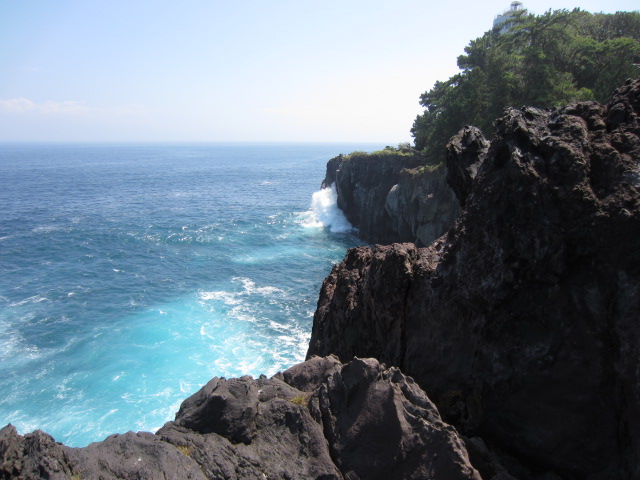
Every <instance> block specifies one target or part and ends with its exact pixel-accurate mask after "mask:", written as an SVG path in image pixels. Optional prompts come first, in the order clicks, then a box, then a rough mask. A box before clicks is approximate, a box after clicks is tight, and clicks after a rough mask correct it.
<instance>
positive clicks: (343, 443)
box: [0, 357, 480, 480]
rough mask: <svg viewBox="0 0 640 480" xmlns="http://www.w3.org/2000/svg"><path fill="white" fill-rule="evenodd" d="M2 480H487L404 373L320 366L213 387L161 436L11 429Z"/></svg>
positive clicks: (0, 456) (365, 365)
mask: <svg viewBox="0 0 640 480" xmlns="http://www.w3.org/2000/svg"><path fill="white" fill-rule="evenodd" d="M0 478H3V479H5V478H6V479H8V478H22V479H30V478H48V479H70V478H71V479H74V478H76V479H80V478H82V479H89V478H100V479H105V480H106V479H134V478H135V479H159V478H166V479H243V480H244V479H255V480H265V479H296V480H298V479H318V480H330V479H336V480H338V479H349V480H356V479H381V480H387V479H434V480H435V479H445V478H446V479H452V480H456V479H459V480H480V475H479V473H478V472H477V471H476V470H475V469H474V468H473V467H472V466H471V464H470V463H469V458H468V455H467V450H466V448H465V445H464V443H463V441H462V440H461V439H460V437H459V436H458V434H457V432H456V431H455V429H453V428H452V427H451V426H449V425H447V424H445V423H444V422H443V421H442V420H441V418H440V416H439V414H438V411H437V410H436V408H435V407H434V405H433V404H432V403H431V401H430V400H429V399H428V398H427V396H426V395H425V393H424V392H423V391H422V390H420V388H419V387H418V386H417V385H416V384H415V382H414V381H413V380H412V379H411V378H408V377H405V376H404V375H403V374H402V373H400V371H399V370H398V369H397V368H389V369H388V368H385V367H384V366H383V365H381V364H379V363H378V362H377V361H376V360H373V359H369V360H361V359H355V360H353V361H351V362H349V363H347V364H344V365H343V364H341V363H340V362H339V361H338V360H337V359H336V358H335V357H328V358H314V359H312V360H309V361H307V362H305V363H302V364H299V365H296V366H295V367H293V368H291V369H289V370H287V371H285V372H284V373H281V374H278V375H276V376H274V377H273V378H271V379H267V378H265V377H261V378H259V379H257V380H254V379H253V378H251V377H242V378H236V379H230V380H225V379H223V378H214V379H213V380H211V381H210V382H209V383H208V384H207V385H205V386H204V387H202V389H201V390H200V391H198V392H197V393H196V394H194V395H193V396H191V397H190V398H188V399H187V400H185V401H184V402H183V404H182V406H181V407H180V410H179V412H178V413H177V415H176V419H175V421H173V422H169V423H167V424H166V425H165V426H164V427H162V428H161V429H160V430H159V431H158V432H157V433H156V434H155V435H154V434H151V433H133V432H128V433H126V434H124V435H113V436H110V437H108V438H107V439H106V440H104V441H102V442H98V443H92V444H91V445H89V446H88V447H85V448H69V447H66V446H64V445H62V444H60V443H56V442H55V441H54V440H53V439H52V438H51V437H50V436H49V435H47V434H45V433H43V432H40V431H36V432H34V433H31V434H27V435H25V436H21V435H18V434H17V432H16V430H15V428H13V427H12V426H11V425H8V426H6V427H5V428H3V429H2V430H0Z"/></svg>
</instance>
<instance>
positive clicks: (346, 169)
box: [322, 152, 423, 242]
mask: <svg viewBox="0 0 640 480" xmlns="http://www.w3.org/2000/svg"><path fill="white" fill-rule="evenodd" d="M422 161H423V158H422V157H421V156H420V155H418V154H417V153H416V154H410V155H405V154H402V153H394V152H389V153H381V154H374V155H369V154H366V153H353V154H351V155H348V156H342V155H340V156H338V157H335V158H332V159H331V160H329V162H328V163H327V175H326V178H325V180H324V181H323V183H322V185H323V186H324V187H326V186H329V185H331V184H335V188H336V193H337V194H338V207H339V208H340V210H342V212H343V213H344V215H345V217H346V218H347V220H349V222H350V223H351V224H352V225H353V226H354V227H356V228H358V229H359V231H360V236H361V238H362V239H364V240H366V241H369V242H374V241H375V242H378V241H379V242H391V241H393V240H394V239H395V238H396V236H397V233H396V232H395V231H394V230H393V227H392V225H391V222H390V221H389V217H388V215H387V212H386V210H385V208H384V207H385V201H386V198H387V194H388V193H389V191H390V190H391V187H393V186H394V185H395V184H397V183H398V178H399V176H400V172H401V171H402V170H403V169H405V168H414V167H417V166H418V165H420V163H422Z"/></svg>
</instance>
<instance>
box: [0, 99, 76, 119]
mask: <svg viewBox="0 0 640 480" xmlns="http://www.w3.org/2000/svg"><path fill="white" fill-rule="evenodd" d="M88 110H89V109H88V108H87V107H86V106H85V105H84V103H83V102H77V101H75V100H66V101H63V102H56V101H53V100H47V101H46V102H43V103H36V102H34V101H32V100H29V99H28V98H24V97H18V98H9V99H4V98H0V111H4V112H9V113H40V114H47V115H79V114H84V113H87V112H88Z"/></svg>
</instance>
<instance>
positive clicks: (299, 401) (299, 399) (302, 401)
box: [291, 394, 309, 407]
mask: <svg viewBox="0 0 640 480" xmlns="http://www.w3.org/2000/svg"><path fill="white" fill-rule="evenodd" d="M291 403H293V404H294V405H298V406H300V407H306V406H308V405H309V399H308V398H307V396H306V395H304V394H300V395H296V396H295V397H293V398H292V399H291Z"/></svg>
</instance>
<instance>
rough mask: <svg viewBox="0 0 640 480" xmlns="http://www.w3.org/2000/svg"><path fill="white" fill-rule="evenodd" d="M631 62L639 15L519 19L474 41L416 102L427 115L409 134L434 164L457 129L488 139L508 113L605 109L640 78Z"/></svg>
mask: <svg viewBox="0 0 640 480" xmlns="http://www.w3.org/2000/svg"><path fill="white" fill-rule="evenodd" d="M634 58H640V13H638V12H618V13H615V14H591V13H589V12H585V11H583V10H580V9H575V10H573V11H568V10H557V11H554V12H552V11H548V12H546V13H544V14H543V15H539V16H535V15H529V14H526V13H525V12H523V13H521V14H519V15H518V16H516V17H515V18H514V20H513V25H512V26H511V28H510V29H509V31H508V32H507V33H504V34H500V33H499V29H493V30H490V31H488V32H486V33H485V34H484V35H483V36H482V37H480V38H477V39H475V40H472V41H471V42H470V43H469V45H468V46H467V47H466V48H465V54H464V55H461V56H459V57H458V67H459V68H460V70H461V71H460V73H458V74H456V75H454V76H453V77H451V78H450V79H449V80H447V81H444V82H440V81H439V82H436V84H435V85H434V86H433V88H432V89H431V90H429V91H427V92H425V93H423V94H422V95H421V96H420V104H421V105H422V106H423V107H424V108H425V110H424V112H423V113H422V114H420V115H418V116H417V117H416V119H415V121H414V123H413V127H412V129H411V133H412V135H413V136H414V141H415V146H416V148H417V149H419V150H424V151H425V152H426V154H427V157H428V158H429V159H430V162H431V163H438V162H440V161H441V160H442V159H443V156H444V146H445V145H446V142H447V141H448V140H449V138H450V137H451V136H453V135H454V134H455V133H456V132H457V131H458V130H459V129H460V128H461V127H463V126H464V125H467V124H473V125H476V126H477V127H479V128H481V129H482V130H483V131H485V133H487V134H491V133H492V122H493V120H494V119H495V118H496V117H498V116H500V114H501V113H502V111H503V110H504V108H505V107H508V106H514V107H519V106H522V105H531V106H535V107H556V106H561V105H565V104H567V103H570V102H574V101H580V100H587V99H595V100H598V101H600V102H606V101H607V100H608V98H609V97H610V95H611V92H612V91H613V89H614V88H616V87H618V86H619V85H621V84H622V83H624V81H625V80H626V79H627V78H629V77H632V76H637V75H638V71H637V68H636V67H634V66H633V65H632V63H633V61H634Z"/></svg>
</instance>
